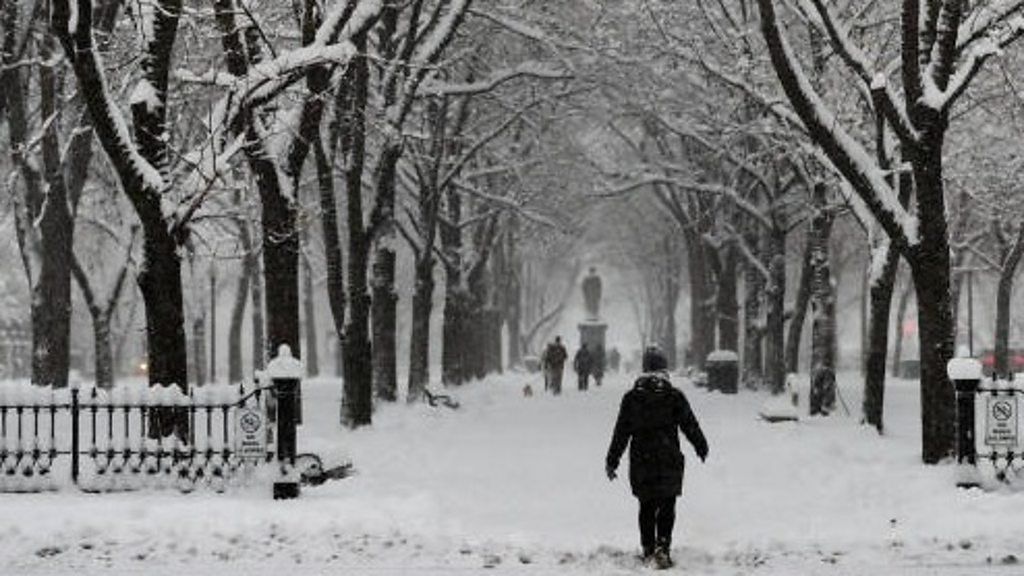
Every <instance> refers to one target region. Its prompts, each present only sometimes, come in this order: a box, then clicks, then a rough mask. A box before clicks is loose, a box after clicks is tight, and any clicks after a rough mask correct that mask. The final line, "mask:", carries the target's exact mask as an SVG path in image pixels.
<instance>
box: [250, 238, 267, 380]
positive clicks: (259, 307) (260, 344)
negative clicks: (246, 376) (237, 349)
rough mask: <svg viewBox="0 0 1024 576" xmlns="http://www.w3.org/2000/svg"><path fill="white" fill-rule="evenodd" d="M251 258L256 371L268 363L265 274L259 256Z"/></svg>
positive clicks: (254, 369) (253, 344) (254, 368)
mask: <svg viewBox="0 0 1024 576" xmlns="http://www.w3.org/2000/svg"><path fill="white" fill-rule="evenodd" d="M251 258H252V260H251V266H252V267H251V268H250V270H249V274H250V276H249V286H250V287H251V288H252V369H253V371H254V372H255V371H257V370H263V367H264V366H266V365H267V344H266V337H265V336H264V334H265V326H266V321H265V320H264V314H263V274H262V273H261V272H262V270H261V269H260V268H261V266H260V260H259V258H257V257H255V256H252V257H251Z"/></svg>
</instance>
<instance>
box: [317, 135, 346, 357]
mask: <svg viewBox="0 0 1024 576" xmlns="http://www.w3.org/2000/svg"><path fill="white" fill-rule="evenodd" d="M313 150H314V155H315V156H314V157H315V160H316V175H317V185H318V188H319V191H320V221H321V224H322V227H323V239H324V259H325V260H326V262H327V304H328V306H329V307H330V309H331V319H332V320H333V327H334V334H335V337H336V338H337V362H336V364H337V369H336V371H337V375H338V376H341V375H343V374H344V366H345V357H344V353H343V351H342V348H343V346H342V342H343V341H344V339H345V263H344V258H343V252H342V249H341V235H340V233H339V232H338V204H337V201H336V200H335V197H334V173H333V170H332V166H331V162H330V159H329V158H328V156H327V152H326V150H324V145H323V141H322V139H320V138H317V139H316V142H314V149H313Z"/></svg>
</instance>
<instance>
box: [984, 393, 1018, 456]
mask: <svg viewBox="0 0 1024 576" xmlns="http://www.w3.org/2000/svg"><path fill="white" fill-rule="evenodd" d="M1018 438H1019V436H1018V429H1017V397H1016V396H991V397H989V398H988V404H987V410H986V417H985V444H988V445H989V446H998V447H1001V448H1011V449H1012V448H1016V447H1017V444H1018Z"/></svg>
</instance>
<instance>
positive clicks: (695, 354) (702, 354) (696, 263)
mask: <svg viewBox="0 0 1024 576" xmlns="http://www.w3.org/2000/svg"><path fill="white" fill-rule="evenodd" d="M686 252H687V256H688V261H689V279H690V356H691V361H692V362H693V366H694V367H696V368H697V369H698V370H703V369H704V362H705V361H706V360H707V357H708V354H710V353H711V350H712V349H713V348H714V344H713V342H714V327H713V325H712V324H711V323H710V322H709V321H708V317H707V316H708V314H707V300H708V285H707V262H706V260H705V258H706V256H707V255H706V254H705V252H704V247H703V243H702V240H701V238H700V237H699V236H697V235H687V237H686ZM709 332H710V333H711V334H709Z"/></svg>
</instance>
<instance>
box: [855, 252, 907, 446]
mask: <svg viewBox="0 0 1024 576" xmlns="http://www.w3.org/2000/svg"><path fill="white" fill-rule="evenodd" d="M875 250H877V251H881V253H879V254H875V253H873V254H872V255H871V257H872V259H875V258H881V259H882V260H881V262H877V261H876V262H872V263H871V266H870V271H871V274H870V275H869V282H868V287H869V295H870V306H869V319H868V352H867V358H866V360H865V373H864V404H863V411H864V422H866V423H867V424H869V425H871V426H874V427H875V429H876V430H878V433H879V434H881V433H882V432H884V429H885V426H884V421H883V418H882V416H883V411H884V408H885V360H886V354H887V353H888V351H889V314H890V309H891V308H892V293H893V289H894V288H895V286H896V272H897V271H898V269H899V258H900V255H899V252H898V251H897V250H896V248H895V247H894V246H892V244H890V243H886V244H884V245H881V246H877V247H875Z"/></svg>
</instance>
